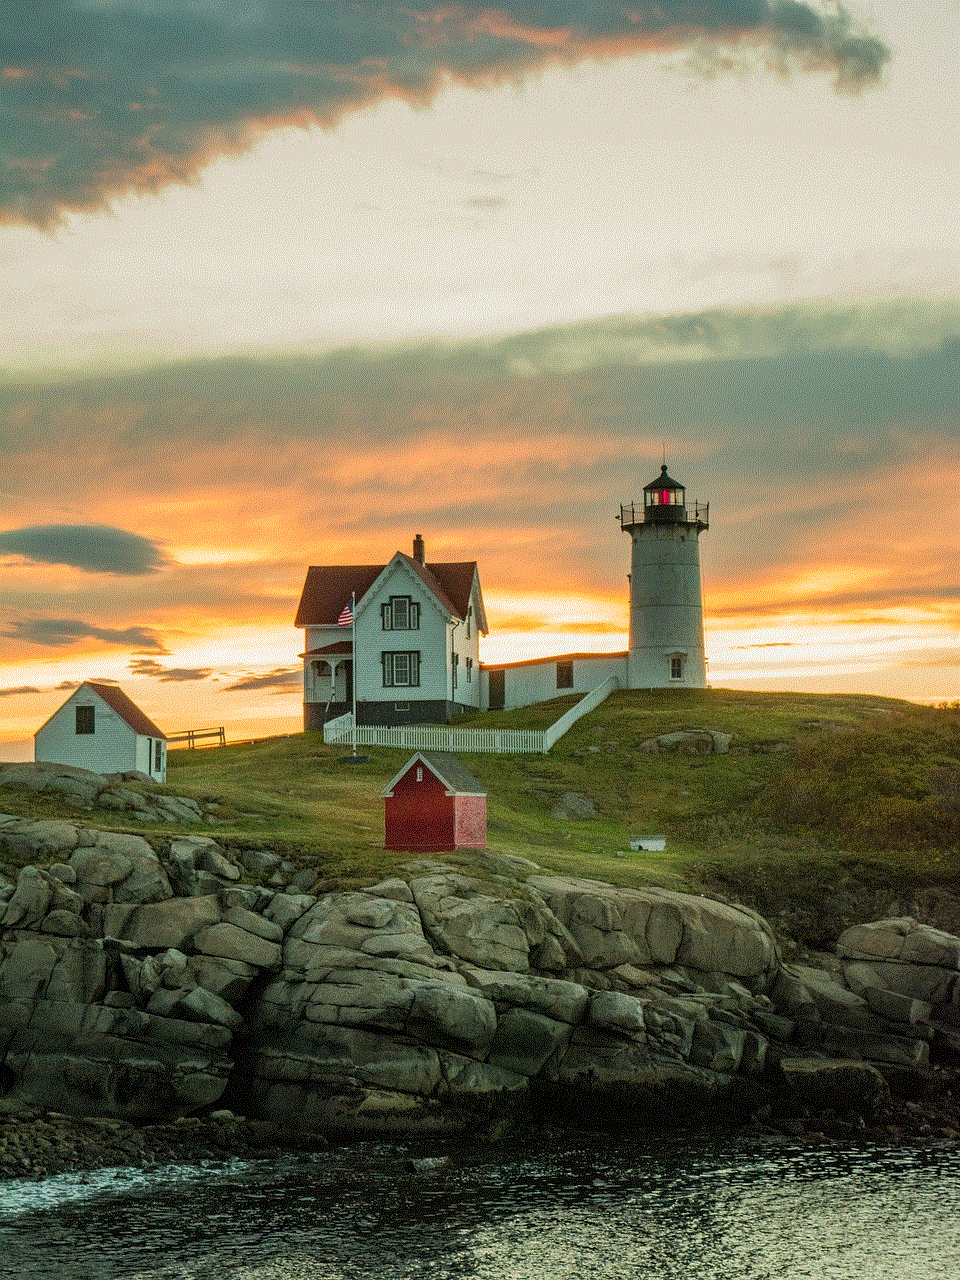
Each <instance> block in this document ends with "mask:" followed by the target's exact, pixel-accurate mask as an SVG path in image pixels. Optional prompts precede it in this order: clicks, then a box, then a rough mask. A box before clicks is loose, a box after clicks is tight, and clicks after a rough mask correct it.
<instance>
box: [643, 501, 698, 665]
mask: <svg viewBox="0 0 960 1280" xmlns="http://www.w3.org/2000/svg"><path fill="white" fill-rule="evenodd" d="M700 532H701V530H700V528H699V527H698V526H697V525H695V524H691V523H686V524H641V525H637V526H636V528H634V529H633V531H632V534H631V537H632V539H633V551H632V557H631V564H630V688H631V689H658V688H670V687H671V686H674V685H679V686H687V687H689V688H694V689H703V688H705V686H706V683H707V675H706V662H705V656H704V645H703V601H702V589H701V583H700V543H699V536H700ZM672 657H678V658H679V659H680V662H681V669H682V675H681V676H680V677H679V678H673V677H672V675H671V667H670V660H671V658H672Z"/></svg>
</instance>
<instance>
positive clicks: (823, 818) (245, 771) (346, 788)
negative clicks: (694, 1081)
mask: <svg viewBox="0 0 960 1280" xmlns="http://www.w3.org/2000/svg"><path fill="white" fill-rule="evenodd" d="M573 701H575V699H573V698H559V699H557V700H556V701H555V702H552V703H547V704H543V705H540V706H537V707H531V708H527V709H524V710H522V711H517V712H497V713H489V714H485V715H482V716H478V717H477V718H476V719H475V720H472V721H470V723H471V724H475V725H477V726H484V725H502V726H515V727H543V726H545V725H548V724H550V723H552V722H553V721H554V720H555V719H557V718H558V716H559V715H560V714H562V712H563V711H564V710H566V709H567V707H568V706H569V705H570V704H571V703H572V702H573ZM703 728H706V729H711V730H718V731H720V732H722V733H726V734H730V735H732V738H731V742H730V748H729V751H728V752H727V753H726V754H708V755H701V754H693V755H686V754H672V753H671V754H656V753H650V752H648V751H647V750H644V749H643V748H642V745H641V744H643V743H644V742H645V741H646V740H647V739H650V738H652V737H655V736H658V735H660V734H663V733H668V732H673V731H676V730H680V729H703ZM363 750H364V752H365V754H366V755H367V756H368V757H369V758H368V759H367V760H366V762H364V763H359V764H351V763H349V762H348V760H347V757H348V755H349V752H348V751H345V750H344V749H342V748H333V747H327V746H325V745H324V744H323V741H322V738H321V736H320V735H319V734H299V735H293V736H289V737H282V738H272V739H267V740H264V741H260V742H253V743H249V744H237V745H232V746H227V747H222V748H212V749H208V750H198V751H186V750H184V751H174V752H171V753H170V757H169V772H168V786H167V790H168V791H171V792H173V793H175V794H176V793H179V794H186V795H193V796H195V797H197V798H201V797H210V796H214V797H217V798H218V799H219V801H220V809H219V815H220V818H219V821H220V825H219V826H218V827H217V828H215V829H214V831H213V834H215V835H216V836H217V838H218V839H220V840H222V841H223V842H224V843H225V844H227V845H230V846H235V847H252V846H254V845H259V846H260V847H270V848H274V849H277V850H278V851H280V850H284V851H286V852H287V853H288V854H289V855H291V856H293V857H295V858H296V860H297V861H299V862H303V863H304V865H308V866H311V867H314V868H316V871H317V877H318V880H319V882H320V883H321V884H323V885H325V886H329V887H333V886H334V885H344V884H363V883H369V882H370V880H371V878H373V877H376V876H379V875H380V874H383V873H385V872H389V870H390V868H391V867H392V866H393V865H395V863H396V861H398V860H399V861H403V860H406V856H405V855H396V854H390V853H387V852H386V851H385V850H384V849H383V847H382V845H383V801H382V800H381V798H380V790H381V788H382V787H383V785H384V784H385V783H386V782H387V781H389V779H390V778H391V777H392V776H393V775H394V774H395V773H396V772H397V770H398V769H399V768H400V766H401V765H402V763H403V762H404V760H406V759H407V758H408V756H409V754H410V753H409V752H407V751H393V750H386V749H379V748H364V749H363ZM462 759H463V760H464V762H465V763H466V764H467V765H468V766H469V767H470V768H471V769H472V770H473V772H474V773H475V774H476V775H477V776H478V777H479V778H480V779H481V780H482V781H483V782H484V784H485V785H486V787H487V790H488V842H489V845H490V847H491V848H493V849H495V850H498V851H501V852H505V853H515V854H520V855H523V856H526V857H530V858H533V859H534V860H535V861H537V862H538V863H540V864H541V865H542V866H544V867H549V868H554V869H556V870H558V871H561V872H564V873H568V874H578V875H588V876H594V877H598V878H602V879H609V880H614V881H617V882H619V883H626V884H629V883H638V882H643V881H647V882H651V881H652V882H656V883H660V884H663V885H665V886H668V887H673V888H685V889H694V890H704V891H707V892H711V893H715V894H719V895H721V896H727V897H730V898H736V899H739V900H740V901H745V902H748V903H752V904H753V905H755V906H757V907H758V908H759V909H760V910H762V911H763V912H764V914H765V915H767V916H768V918H771V919H773V920H774V921H775V922H776V923H778V924H779V926H780V928H781V930H782V931H783V932H784V933H785V934H788V935H791V936H794V937H797V938H799V939H801V940H803V941H804V942H807V943H809V944H811V945H817V944H818V943H821V942H822V943H824V944H826V943H827V942H829V941H830V940H832V938H833V937H835V935H836V932H837V931H838V930H839V929H840V928H842V927H843V926H844V925H845V924H846V923H848V922H850V921H851V920H854V919H865V918H868V917H870V916H873V917H876V916H877V915H881V914H886V913H888V912H889V911H891V910H902V911H908V910H911V909H917V910H920V911H921V913H922V914H924V915H926V916H927V918H932V919H935V920H938V921H939V922H940V923H941V924H942V925H943V927H947V928H951V927H952V928H953V929H954V930H956V929H957V928H960V902H958V901H957V899H956V898H955V897H954V896H953V892H954V891H955V889H956V885H957V883H958V874H960V705H957V704H955V705H953V706H952V707H941V708H932V707H921V706H916V705H914V704H911V703H905V702H901V701H898V700H894V699H887V698H878V697H871V696H850V695H842V696H841V695H837V696H831V695H815V694H770V693H748V692H736V691H732V690H724V689H710V690H657V691H652V692H622V693H619V694H616V695H614V696H613V697H611V698H610V699H608V701H607V702H605V703H603V704H602V705H601V706H600V707H599V708H597V710H595V711H594V712H593V713H591V714H590V715H589V716H587V717H585V718H584V719H583V720H582V721H580V722H579V723H578V724H577V725H575V726H574V728H573V729H572V730H571V731H570V732H569V733H568V734H567V735H566V736H565V737H564V738H562V739H561V740H560V742H559V743H558V744H557V745H556V746H555V747H554V749H553V750H552V751H551V753H550V754H549V755H546V756H540V755H537V756H534V755H528V756H496V755H485V754H478V755H463V756H462ZM570 791H572V792H578V793H580V794H582V795H584V796H586V797H588V798H589V799H590V800H591V801H592V802H593V804H594V806H595V809H596V813H597V816H596V817H595V818H592V819H586V820H574V819H565V818H558V817H554V816H552V810H553V808H554V806H555V804H556V802H557V801H558V799H559V798H560V797H561V796H562V795H563V794H564V793H565V792H570ZM7 794H8V795H9V794H10V793H7ZM29 803H30V804H31V811H32V812H37V813H38V814H39V813H40V812H41V811H43V810H44V809H45V807H46V804H48V803H49V802H45V801H43V799H42V797H35V798H32V799H31V800H30V801H29ZM5 804H6V800H5ZM8 807H9V806H8ZM61 811H62V806H61ZM118 816H119V815H118ZM124 819H125V820H124V822H123V823H122V824H117V825H122V826H123V829H126V830H136V829H138V828H136V826H132V825H130V823H129V821H128V815H124ZM99 821H100V817H99V814H98V822H99ZM143 829H144V830H152V831H154V832H156V831H157V828H156V827H153V828H143ZM171 830H172V829H171ZM643 832H664V833H665V834H666V836H667V849H666V851H665V852H664V853H646V854H632V853H629V852H627V851H628V849H629V845H628V841H629V837H630V836H631V835H633V834H640V833H643ZM462 860H463V861H464V862H465V863H469V862H470V861H471V855H464V856H463V859H462ZM955 917H956V918H955Z"/></svg>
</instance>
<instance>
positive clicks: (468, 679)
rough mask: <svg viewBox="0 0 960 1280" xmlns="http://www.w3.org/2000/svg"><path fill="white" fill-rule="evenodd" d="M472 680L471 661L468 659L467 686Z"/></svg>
mask: <svg viewBox="0 0 960 1280" xmlns="http://www.w3.org/2000/svg"><path fill="white" fill-rule="evenodd" d="M472 680H473V659H472V658H468V659H467V684H470V683H471V681H472Z"/></svg>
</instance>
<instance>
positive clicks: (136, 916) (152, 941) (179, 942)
mask: <svg viewBox="0 0 960 1280" xmlns="http://www.w3.org/2000/svg"><path fill="white" fill-rule="evenodd" d="M124 911H126V912H127V914H126V915H123V914H122V913H123V912H124ZM104 915H105V918H104V929H105V932H106V933H107V935H108V936H112V937H115V938H125V939H127V940H129V941H130V942H132V943H134V944H135V945H136V946H138V947H142V948H145V949H151V950H159V949H161V948H165V947H177V948H181V949H182V948H183V946H184V944H185V943H186V942H188V941H189V940H191V939H193V938H195V937H196V936H197V934H198V933H200V932H201V931H203V930H204V929H207V928H209V927H210V926H212V925H215V924H218V923H219V921H220V906H219V903H218V902H217V899H216V898H215V897H214V896H212V895H210V896H206V897H202V898H167V899H166V900H165V901H163V902H148V903H144V904H143V905H142V906H135V907H133V909H132V910H130V909H129V907H128V906H127V904H119V909H118V908H108V909H107V911H106V912H105V913H104ZM214 954H216V953H214ZM237 958H239V959H242V958H243V957H237Z"/></svg>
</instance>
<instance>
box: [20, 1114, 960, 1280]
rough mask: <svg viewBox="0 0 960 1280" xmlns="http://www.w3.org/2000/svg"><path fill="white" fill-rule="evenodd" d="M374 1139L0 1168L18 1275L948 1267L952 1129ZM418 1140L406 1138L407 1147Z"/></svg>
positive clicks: (218, 1276) (899, 1279)
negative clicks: (70, 1168)
mask: <svg viewBox="0 0 960 1280" xmlns="http://www.w3.org/2000/svg"><path fill="white" fill-rule="evenodd" d="M443 1150H446V1151H447V1152H449V1154H450V1156H451V1159H450V1163H449V1164H448V1165H447V1166H445V1167H444V1168H442V1169H439V1170H433V1171H431V1172H429V1173H417V1172H412V1171H411V1170H410V1169H409V1168H408V1167H407V1159H406V1156H407V1152H405V1151H404V1150H403V1149H398V1148H396V1147H390V1146H386V1145H381V1144H375V1143H359V1144H355V1145H351V1146H348V1147H342V1148H333V1149H331V1150H330V1152H329V1153H327V1152H323V1153H310V1154H309V1155H305V1156H298V1155H293V1154H292V1155H289V1156H284V1157H282V1158H280V1159H270V1160H229V1161H208V1162H203V1163H200V1164H193V1165H165V1166H161V1167H157V1168H154V1169H151V1170H147V1171H145V1170H139V1169H114V1170H109V1171H102V1172H98V1173H94V1174H86V1175H76V1174H71V1175H63V1176H60V1177H55V1178H48V1179H45V1180H43V1181H41V1182H27V1181H14V1182H7V1183H4V1184H0V1276H3V1277H16V1278H17V1280H41V1278H42V1280H93V1278H94V1277H97V1278H98V1280H99V1278H100V1277H121V1276H122V1277H126V1278H128V1280H161V1278H163V1280H167V1278H170V1280H172V1278H173V1277H176V1278H177V1280H193V1278H194V1277H196V1280H226V1278H227V1277H230V1278H231V1280H233V1278H236V1280H361V1278H366V1277H376V1278H377V1280H399V1278H400V1277H404V1278H407V1277H409V1278H411V1280H412V1278H414V1277H418V1278H419V1277H424V1278H426V1277H430V1280H446V1278H447V1277H450V1278H451V1280H452V1278H453V1277H457V1278H458V1280H469V1278H472V1277H475V1278H476V1280H606V1278H607V1277H610V1278H611V1280H612V1278H613V1277H616V1278H617V1280H633V1278H646V1277H651V1278H654V1277H655V1278H656V1280H675V1278H676V1280H680V1278H681V1277H682V1278H683V1280H773V1277H784V1278H789V1280H956V1278H958V1277H960V1143H955V1142H954V1143H946V1144H939V1145H932V1146H927V1147H907V1148H899V1149H898V1148H893V1147H883V1146H868V1145H863V1146H857V1147H852V1148H851V1147H849V1146H839V1145H837V1146H832V1145H831V1146H822V1145H821V1146H816V1147H812V1146H801V1145H798V1144H796V1143H794V1142H792V1141H788V1140H778V1139H775V1138H763V1139H746V1138H743V1137H734V1138H727V1139H718V1138H715V1137H707V1136H699V1135H694V1136H691V1137H686V1138H676V1137H671V1138H664V1137H663V1136H662V1135H657V1136H641V1137H637V1138H624V1137H621V1136H617V1137H609V1136H576V1137H568V1136H564V1137H562V1138H558V1139H556V1140H555V1141H553V1142H550V1141H546V1142H544V1143H538V1144H537V1146H536V1148H532V1147H530V1146H526V1147H524V1146H522V1145H519V1144H514V1145H510V1144H506V1145H502V1144H498V1145H496V1146H489V1145H479V1144H477V1145H473V1144H471V1143H469V1142H462V1143H457V1144H454V1145H451V1146H449V1147H447V1148H437V1149H436V1150H435V1153H434V1154H436V1153H437V1152H440V1151H443ZM418 1154H423V1153H422V1152H418Z"/></svg>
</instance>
